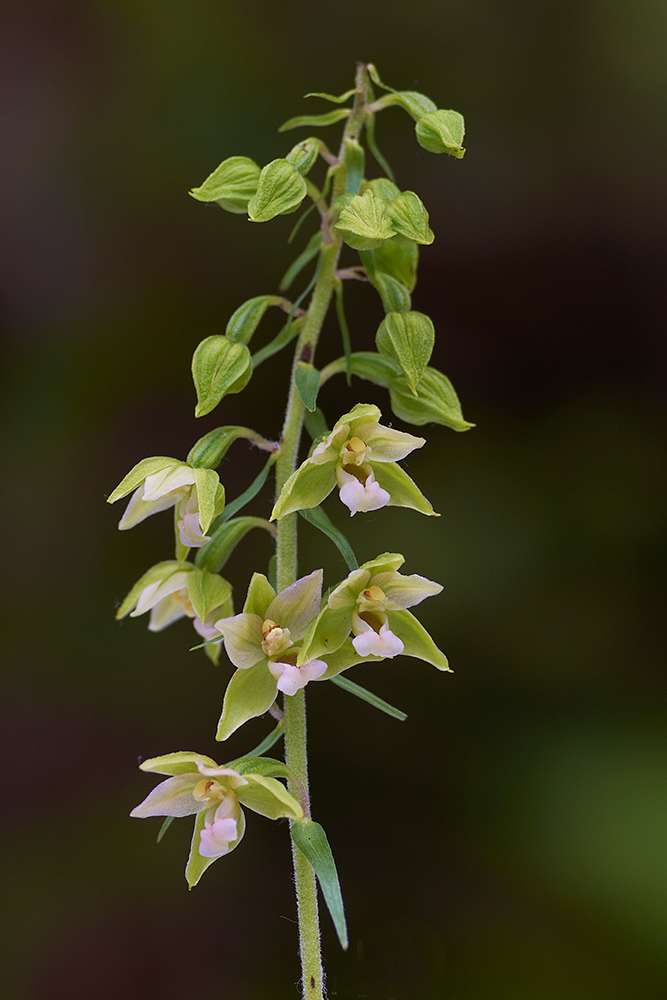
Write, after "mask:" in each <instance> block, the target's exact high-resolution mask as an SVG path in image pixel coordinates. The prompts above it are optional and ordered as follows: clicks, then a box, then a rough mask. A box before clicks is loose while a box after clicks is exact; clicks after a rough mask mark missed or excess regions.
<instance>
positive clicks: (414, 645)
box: [325, 611, 449, 676]
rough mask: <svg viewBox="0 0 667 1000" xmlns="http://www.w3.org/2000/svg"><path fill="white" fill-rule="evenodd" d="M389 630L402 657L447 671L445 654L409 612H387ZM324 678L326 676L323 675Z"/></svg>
mask: <svg viewBox="0 0 667 1000" xmlns="http://www.w3.org/2000/svg"><path fill="white" fill-rule="evenodd" d="M387 621H388V623H389V628H390V629H391V631H392V632H393V633H394V635H397V636H398V638H399V639H400V640H401V641H402V642H403V645H404V646H405V649H404V650H403V655H404V656H416V657H417V659H418V660H426V662H427V663H432V664H433V666H434V667H437V668H438V670H447V671H449V663H448V662H447V657H446V656H445V654H444V653H443V652H442V651H441V650H440V649H438V647H437V646H436V644H435V643H434V642H433V639H432V638H431V636H430V635H429V634H428V632H427V631H426V629H425V628H424V626H423V625H422V624H421V622H418V621H417V619H416V618H415V616H414V615H412V614H410V612H409V611H388V612H387ZM325 676H326V675H325Z"/></svg>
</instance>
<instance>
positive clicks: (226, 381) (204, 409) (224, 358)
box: [192, 335, 252, 417]
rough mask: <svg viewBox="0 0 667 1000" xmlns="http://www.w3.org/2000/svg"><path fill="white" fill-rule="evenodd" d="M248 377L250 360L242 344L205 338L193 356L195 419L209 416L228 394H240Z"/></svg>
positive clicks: (216, 337)
mask: <svg viewBox="0 0 667 1000" xmlns="http://www.w3.org/2000/svg"><path fill="white" fill-rule="evenodd" d="M251 375H252V359H251V357H250V351H249V350H248V348H247V347H246V346H245V344H234V343H232V341H231V340H228V339H227V337H223V336H220V335H217V336H213V337H206V339H205V340H202V342H201V344H199V346H198V347H197V349H196V351H195V353H194V355H193V356H192V379H193V381H194V384H195V389H196V390H197V406H196V407H195V416H196V417H203V416H205V415H206V414H207V413H210V412H211V410H214V409H215V407H216V406H217V405H218V403H219V402H220V400H221V399H222V398H223V396H226V395H227V394H228V393H234V392H241V390H242V389H244V388H245V386H246V385H247V384H248V382H249V381H250V376H251Z"/></svg>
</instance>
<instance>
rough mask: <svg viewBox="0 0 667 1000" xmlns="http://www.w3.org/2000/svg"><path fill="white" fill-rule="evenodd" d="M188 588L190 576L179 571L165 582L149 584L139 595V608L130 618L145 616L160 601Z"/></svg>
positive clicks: (137, 607)
mask: <svg viewBox="0 0 667 1000" xmlns="http://www.w3.org/2000/svg"><path fill="white" fill-rule="evenodd" d="M187 586H188V574H187V573H185V572H183V571H181V570H179V571H177V572H176V573H172V574H171V575H170V576H168V577H167V578H166V579H165V580H158V581H156V582H155V583H149V584H148V586H147V587H144V589H143V590H142V591H141V594H140V595H139V600H138V601H137V606H136V608H135V609H134V611H132V612H131V614H130V617H131V618H136V617H137V615H143V614H144V613H145V612H146V611H150V609H151V608H152V607H154V606H155V605H156V604H157V603H158V601H161V600H162V599H163V598H165V597H168V595H169V594H174V593H176V591H178V590H187Z"/></svg>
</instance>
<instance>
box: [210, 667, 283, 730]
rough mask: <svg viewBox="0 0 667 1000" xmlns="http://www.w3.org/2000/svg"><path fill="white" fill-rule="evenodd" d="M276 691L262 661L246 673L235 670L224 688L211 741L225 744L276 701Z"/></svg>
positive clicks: (274, 684) (273, 680) (272, 679)
mask: <svg viewBox="0 0 667 1000" xmlns="http://www.w3.org/2000/svg"><path fill="white" fill-rule="evenodd" d="M276 691H277V687H276V679H275V677H272V675H271V674H270V673H269V670H268V667H267V665H266V658H263V659H262V660H260V662H259V663H256V664H255V666H254V667H249V668H248V669H247V670H237V671H236V673H235V674H234V675H233V676H232V679H231V680H230V682H229V684H228V685H227V690H226V692H225V700H224V704H223V706H222V715H221V716H220V721H219V723H218V732H217V733H216V737H215V738H216V739H217V740H226V739H228V738H229V737H230V736H231V735H232V733H234V732H236V730H237V729H238V728H239V726H242V725H243V723H244V722H247V721H248V719H254V718H256V717H257V716H258V715H264V713H265V712H266V711H268V709H269V708H271V705H273V703H274V701H275V700H276Z"/></svg>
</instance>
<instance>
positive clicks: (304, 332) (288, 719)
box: [276, 64, 367, 1000]
mask: <svg viewBox="0 0 667 1000" xmlns="http://www.w3.org/2000/svg"><path fill="white" fill-rule="evenodd" d="M366 88H367V73H366V67H365V66H363V65H362V64H359V65H358V66H357V77H356V94H355V101H354V107H353V110H352V114H351V115H350V117H349V118H348V120H347V124H346V127H345V132H344V135H343V142H342V145H341V158H340V166H338V167H337V168H336V175H335V180H334V185H333V192H332V196H331V204H332V205H333V203H334V202H335V200H336V198H338V197H340V195H341V194H343V193H344V192H345V183H346V175H345V167H344V163H343V157H342V153H343V152H344V150H345V140H346V139H349V138H356V137H357V136H358V135H359V133H360V131H361V129H362V126H363V123H364V118H365V115H366V104H365V98H366ZM330 238H331V242H328V243H327V244H326V246H325V248H324V249H323V250H322V254H321V259H320V265H319V273H318V278H317V281H316V283H315V287H314V289H313V294H312V298H311V300H310V306H309V308H308V312H307V315H306V318H305V321H304V323H303V327H302V328H301V332H300V334H299V339H298V341H297V345H296V350H295V352H294V364H293V367H292V377H291V382H290V389H289V397H288V401H287V410H286V413H285V423H284V425H283V432H282V438H281V450H280V454H279V456H278V459H277V461H276V497H278V496H279V494H280V491H281V489H282V487H283V485H284V484H285V482H286V481H287V479H288V478H289V477H290V475H291V474H292V472H293V471H294V469H295V468H296V463H297V457H298V452H299V444H300V441H301V431H302V428H303V418H304V405H303V402H302V400H301V397H300V396H299V393H298V390H297V387H296V382H295V378H294V373H295V370H296V366H297V364H298V363H299V361H302V360H307V361H309V362H311V363H312V362H313V359H314V356H315V348H316V346H317V341H318V338H319V335H320V332H321V330H322V325H323V323H324V319H325V317H326V314H327V311H328V309H329V305H330V303H331V298H332V295H333V292H334V287H335V284H336V267H337V263H338V256H339V253H340V248H341V236H340V234H339V233H338V232H337V231H336V230H335V229H334V230H332V231H331V237H330ZM296 519H297V516H296V514H288V515H287V516H286V517H283V518H281V519H280V520H279V521H278V535H277V544H276V556H277V567H276V579H277V589H278V590H279V591H280V590H283V589H284V588H285V587H288V586H289V585H290V584H292V583H294V581H295V580H296V578H297V573H298V570H297V530H296ZM284 733H285V762H286V764H287V766H288V767H289V768H291V770H292V771H293V772H294V774H295V775H296V776H297V778H298V780H299V782H300V783H301V785H302V786H303V791H304V792H305V795H306V797H307V796H308V756H307V750H306V699H305V692H304V690H303V689H302V690H300V691H297V693H296V694H294V695H292V696H291V697H285V718H284ZM293 791H296V789H293ZM292 855H293V859H294V880H295V885H296V898H297V911H298V917H299V944H300V952H301V975H302V991H303V994H302V995H303V996H304V997H307V998H308V1000H323V998H324V996H325V992H324V974H323V970H322V957H321V951H320V928H319V917H318V907H317V885H316V882H315V873H314V871H313V869H312V868H311V866H310V863H309V862H308V861H307V860H306V858H305V857H304V855H303V854H301V852H300V851H299V850H298V849H297V848H296V846H294V845H292Z"/></svg>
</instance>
